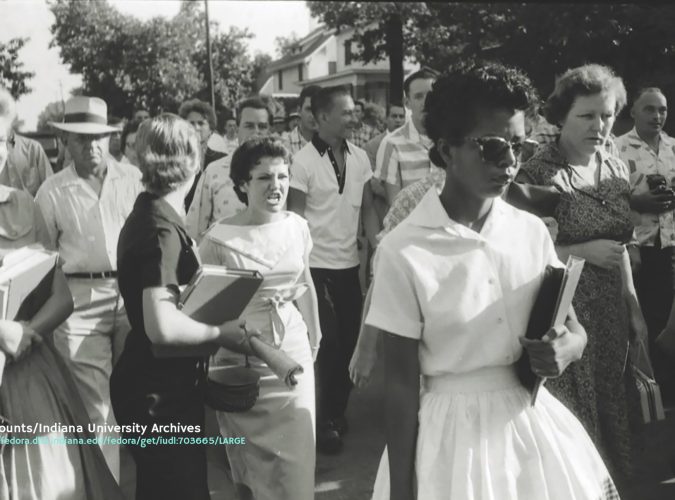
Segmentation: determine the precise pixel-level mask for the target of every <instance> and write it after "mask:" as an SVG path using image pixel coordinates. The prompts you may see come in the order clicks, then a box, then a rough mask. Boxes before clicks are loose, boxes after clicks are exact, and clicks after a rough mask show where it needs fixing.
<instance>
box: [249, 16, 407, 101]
mask: <svg viewBox="0 0 675 500" xmlns="http://www.w3.org/2000/svg"><path fill="white" fill-rule="evenodd" d="M353 33H354V32H353V30H350V29H346V30H341V31H340V32H339V33H338V32H337V31H336V30H334V29H328V28H326V27H325V26H319V27H318V28H316V29H314V30H313V31H311V32H310V33H309V34H308V35H307V36H305V37H304V38H302V39H301V40H299V41H298V43H297V45H296V46H295V47H294V48H293V51H292V52H291V53H290V54H287V55H286V56H284V57H282V58H281V59H277V60H276V61H272V62H271V63H270V64H269V66H268V67H267V74H268V75H269V76H268V78H267V80H266V81H265V83H264V85H263V86H262V87H261V88H260V91H259V92H260V94H267V95H273V96H274V95H278V94H288V93H292V94H299V93H300V91H301V90H302V88H303V87H305V86H307V85H320V86H322V87H329V86H332V85H344V86H346V87H348V88H350V89H351V93H352V96H353V97H354V99H362V100H364V101H370V102H374V103H376V104H379V105H380V106H382V107H384V108H386V107H387V103H388V101H389V61H388V60H387V59H383V60H380V61H377V62H374V63H368V64H364V63H363V62H362V61H357V60H355V59H354V58H353V57H352V53H353V52H352V49H353V43H354V42H352V40H351V38H352V36H353ZM417 69H419V65H418V64H414V63H411V62H410V61H404V62H403V72H404V74H405V75H408V74H410V73H412V72H413V71H416V70H417Z"/></svg>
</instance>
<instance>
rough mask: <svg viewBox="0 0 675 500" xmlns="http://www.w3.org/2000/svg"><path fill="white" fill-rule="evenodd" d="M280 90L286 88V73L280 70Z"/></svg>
mask: <svg viewBox="0 0 675 500" xmlns="http://www.w3.org/2000/svg"><path fill="white" fill-rule="evenodd" d="M279 90H284V73H283V72H282V71H281V70H279Z"/></svg>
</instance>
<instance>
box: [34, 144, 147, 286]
mask: <svg viewBox="0 0 675 500" xmlns="http://www.w3.org/2000/svg"><path fill="white" fill-rule="evenodd" d="M106 161H107V162H108V169H107V172H106V175H105V178H104V179H103V184H102V187H101V193H100V195H99V196H97V195H96V192H95V191H94V189H93V188H92V187H91V186H90V185H89V184H88V183H87V182H86V181H85V180H84V179H82V178H81V177H80V176H78V175H77V172H76V171H75V166H74V165H73V164H72V163H71V164H69V165H68V166H67V167H65V168H64V169H63V170H61V171H60V172H58V173H56V174H54V175H53V176H51V177H49V178H48V179H47V180H46V181H45V182H44V183H43V184H42V186H41V187H40V189H39V190H38V193H37V196H36V197H35V201H36V202H37V204H38V206H39V207H40V211H41V212H42V215H43V217H44V219H45V223H46V226H47V232H48V233H49V238H50V240H51V243H52V246H53V247H54V248H56V249H57V250H58V251H59V253H60V255H61V257H62V258H63V260H64V265H63V271H64V272H65V273H77V272H90V273H94V272H104V271H114V270H116V269H117V239H118V238H119V234H120V230H121V229H122V226H123V225H124V221H125V220H126V218H127V216H128V215H129V214H130V213H131V210H132V209H133V206H134V201H135V200H136V197H137V196H138V194H139V193H140V192H141V191H143V186H142V185H141V172H140V171H139V170H138V168H136V167H134V166H132V165H128V164H124V163H118V162H117V161H115V160H114V159H113V158H111V157H107V160H106Z"/></svg>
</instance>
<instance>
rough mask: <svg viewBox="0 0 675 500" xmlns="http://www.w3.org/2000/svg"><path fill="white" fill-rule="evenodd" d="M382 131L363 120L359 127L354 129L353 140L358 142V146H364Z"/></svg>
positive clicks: (355, 142)
mask: <svg viewBox="0 0 675 500" xmlns="http://www.w3.org/2000/svg"><path fill="white" fill-rule="evenodd" d="M379 133H380V131H379V130H377V129H376V128H375V127H371V126H370V125H368V124H367V123H363V122H361V126H360V127H359V128H355V129H353V130H352V137H351V142H352V143H354V144H356V145H357V146H358V147H360V148H363V147H364V146H365V145H366V143H367V142H368V141H369V140H371V139H372V138H373V137H375V136H376V135H377V134H379Z"/></svg>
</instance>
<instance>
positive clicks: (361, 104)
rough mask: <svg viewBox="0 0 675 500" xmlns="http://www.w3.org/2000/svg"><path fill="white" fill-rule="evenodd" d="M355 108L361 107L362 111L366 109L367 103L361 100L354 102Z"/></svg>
mask: <svg viewBox="0 0 675 500" xmlns="http://www.w3.org/2000/svg"><path fill="white" fill-rule="evenodd" d="M354 106H361V111H363V110H365V109H366V103H365V102H363V101H361V100H358V101H354Z"/></svg>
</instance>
